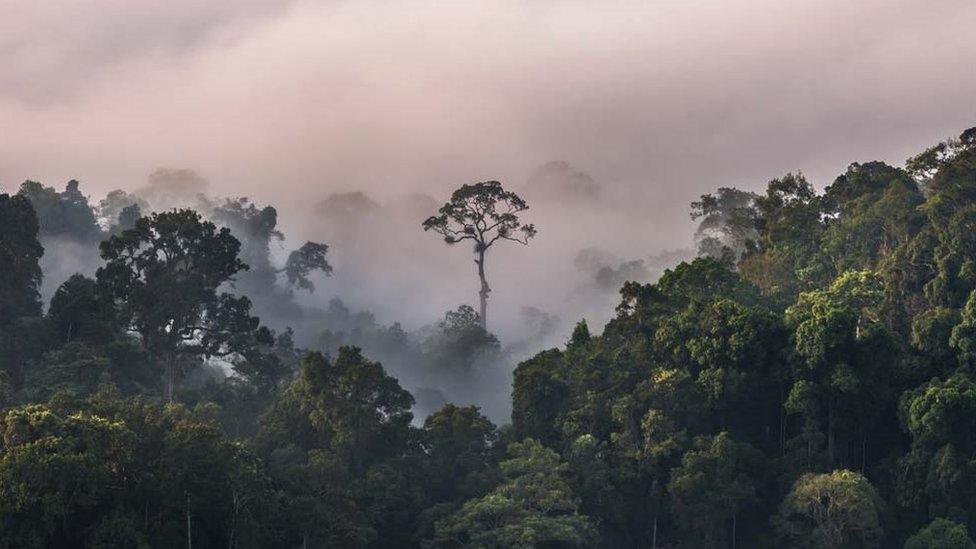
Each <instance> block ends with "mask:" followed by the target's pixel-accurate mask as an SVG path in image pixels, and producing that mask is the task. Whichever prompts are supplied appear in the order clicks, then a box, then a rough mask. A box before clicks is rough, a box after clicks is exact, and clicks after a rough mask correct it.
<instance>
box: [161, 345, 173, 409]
mask: <svg viewBox="0 0 976 549" xmlns="http://www.w3.org/2000/svg"><path fill="white" fill-rule="evenodd" d="M163 393H164V396H165V397H166V402H173V397H174V396H175V393H176V357H175V356H170V357H169V358H167V359H166V364H165V366H164V371H163Z"/></svg>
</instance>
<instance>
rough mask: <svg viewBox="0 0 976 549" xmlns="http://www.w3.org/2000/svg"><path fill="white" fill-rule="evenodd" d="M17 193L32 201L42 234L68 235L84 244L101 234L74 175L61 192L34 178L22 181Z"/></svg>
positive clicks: (91, 242)
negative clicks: (33, 179)
mask: <svg viewBox="0 0 976 549" xmlns="http://www.w3.org/2000/svg"><path fill="white" fill-rule="evenodd" d="M18 194H20V195H21V196H24V197H26V198H27V199H28V200H30V201H31V203H33V204H34V209H35V210H37V217H38V219H39V221H40V227H41V232H40V234H41V237H42V238H48V237H59V238H68V239H71V240H74V241H77V242H81V243H86V244H94V243H96V242H98V240H99V239H100V238H101V236H102V231H101V228H100V227H99V226H98V222H97V220H96V219H95V211H94V210H93V209H92V207H91V205H90V204H89V203H88V198H86V197H85V195H83V194H81V190H80V189H79V184H78V182H77V181H75V180H74V179H72V180H71V181H68V183H67V185H65V188H64V191H63V192H60V193H59V192H57V191H56V190H55V189H54V188H53V187H45V186H43V185H41V184H40V183H38V182H36V181H25V182H24V183H23V184H22V185H21V186H20V192H19V193H18Z"/></svg>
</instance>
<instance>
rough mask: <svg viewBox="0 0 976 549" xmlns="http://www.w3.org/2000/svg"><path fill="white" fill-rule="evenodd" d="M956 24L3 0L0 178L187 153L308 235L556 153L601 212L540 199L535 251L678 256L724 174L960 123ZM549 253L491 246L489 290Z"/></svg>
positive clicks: (842, 16) (643, 4)
mask: <svg viewBox="0 0 976 549" xmlns="http://www.w3.org/2000/svg"><path fill="white" fill-rule="evenodd" d="M973 28H976V2H972V0H928V1H925V2H919V1H905V0H883V1H882V0H860V1H850V0H843V1H841V0H816V1H814V0H748V1H732V0H722V1H718V0H713V1H706V0H656V1H655V0H645V1H639V2H637V1H635V2H625V1H615V0H608V1H601V2H577V1H563V2H555V1H547V0H539V1H533V2H515V1H484V2H481V1H472V2H467V1H460V2H435V1H418V2H415V1H402V2H381V1H342V0H334V1H322V2H313V1H295V2H277V3H275V2H261V1H256V0H246V1H240V2H224V1H207V2H200V1H188V0H140V1H139V2H131V1H124V0H102V1H94V0H78V1H72V2H61V1H58V2H54V1H43V0H36V1H32V2H14V1H9V0H0V184H2V185H4V186H5V187H6V188H7V189H8V190H14V189H16V187H17V186H18V185H19V183H20V182H21V181H23V180H24V179H28V178H30V179H34V180H39V181H42V182H43V183H45V184H47V185H56V186H58V187H60V186H62V185H63V184H64V182H65V181H67V180H68V179H72V178H74V179H78V180H80V181H81V182H82V185H83V189H84V190H85V192H87V193H89V194H91V195H92V198H93V200H95V201H97V200H98V198H100V197H101V196H103V195H104V194H105V193H106V192H107V191H109V190H111V189H115V188H124V189H137V188H140V187H142V186H144V185H145V184H146V178H147V175H148V174H149V173H150V172H151V171H153V170H154V169H156V168H158V167H168V168H174V169H176V168H191V169H193V170H195V171H197V172H198V173H199V174H201V175H202V176H203V177H205V178H206V179H207V180H208V181H209V182H210V183H209V186H208V188H207V192H210V193H213V194H218V195H226V196H240V195H244V196H250V197H252V198H253V199H254V200H255V201H258V202H260V203H272V204H275V205H277V206H278V207H279V210H281V211H282V213H283V215H282V223H283V224H284V225H285V227H284V228H285V229H286V232H288V233H289V234H297V235H300V236H302V237H307V238H315V237H317V236H318V235H316V234H314V233H315V231H316V230H317V229H316V227H318V225H317V224H316V223H315V222H314V221H315V219H314V218H315V215H316V214H315V210H314V208H313V207H312V205H314V204H316V203H318V202H319V201H321V200H323V199H324V198H326V197H327V196H329V195H330V194H331V193H337V192H348V191H355V190H362V191H365V192H366V193H367V194H369V196H370V197H372V198H374V199H375V200H377V201H378V202H381V203H388V202H389V201H394V202H395V201H396V200H397V197H399V196H402V195H404V194H407V193H415V192H421V193H425V194H429V195H431V196H432V197H434V198H435V199H437V200H439V201H443V200H445V199H446V198H447V196H448V195H449V193H450V191H451V189H453V188H454V187H456V186H458V185H459V184H461V183H468V182H474V181H482V180H500V181H502V182H503V183H504V184H506V186H510V187H513V188H519V187H520V186H522V185H524V184H525V181H526V178H527V177H528V176H529V174H530V173H531V172H532V170H533V169H535V168H536V167H538V166H539V165H541V164H544V163H546V162H549V161H554V160H562V161H566V162H569V163H570V164H571V165H572V167H573V168H574V169H576V170H580V171H582V172H585V173H587V174H589V175H590V176H591V177H592V179H593V180H594V181H596V182H598V183H599V184H600V185H601V186H602V188H603V189H604V191H603V192H604V198H602V200H604V204H603V208H602V209H600V210H598V212H599V215H596V214H593V215H590V216H577V215H576V213H573V212H569V213H567V212H568V210H564V209H560V208H561V207H557V206H554V207H552V208H550V209H549V210H548V211H546V212H540V213H543V214H544V216H543V218H544V219H546V220H548V224H541V223H540V224H539V226H540V242H541V238H542V237H543V236H546V235H548V237H549V238H558V239H561V242H562V243H561V244H560V247H559V249H565V250H567V252H566V254H564V255H567V256H568V254H569V253H570V252H571V251H575V249H577V248H582V247H585V246H589V245H597V246H602V247H605V248H609V249H612V251H614V252H615V253H617V254H620V255H622V256H629V257H644V256H647V255H648V254H654V253H657V252H659V251H661V250H664V249H669V248H676V247H683V246H688V245H689V244H690V243H691V234H692V231H693V226H692V224H691V221H690V220H689V218H688V203H689V202H691V201H692V200H694V199H696V198H697V197H698V195H700V194H702V193H704V192H708V191H710V190H713V189H715V188H717V187H719V186H737V187H740V188H746V189H751V190H759V189H761V188H762V187H763V186H764V185H765V182H766V181H768V180H769V179H772V178H774V177H778V176H780V175H783V174H784V173H786V172H788V171H795V170H801V171H803V172H804V173H805V174H807V176H808V178H809V179H810V180H811V181H812V182H813V183H814V185H815V186H817V187H819V188H822V187H823V186H824V185H827V184H829V183H830V181H831V180H832V179H833V177H835V176H836V175H837V174H839V173H842V172H843V171H844V169H845V168H846V166H847V165H848V164H850V163H851V162H855V161H861V162H865V161H871V160H884V161H887V162H889V163H892V164H896V165H901V164H902V163H903V162H904V160H905V159H906V158H907V157H908V156H910V155H912V154H914V153H916V152H918V151H920V150H922V149H923V148H924V147H926V146H929V145H931V144H934V143H936V142H938V141H939V140H941V139H944V138H946V137H950V136H954V135H958V134H959V133H960V132H961V131H962V130H963V129H965V128H967V127H970V126H973V125H976V39H974V38H973ZM539 206H543V208H542V209H543V210H544V209H545V208H544V205H539V204H534V205H533V207H534V208H536V209H537V210H538V209H539ZM618 212H619V213H618ZM577 213H578V212H577ZM591 213H592V212H591ZM560 216H562V217H560ZM601 216H602V217H601ZM608 217H614V218H615V220H616V222H607V223H604V222H603V219H606V218H608ZM621 220H623V222H622V221H621ZM624 222H625V223H624ZM418 227H419V220H418ZM417 231H418V232H417V236H416V238H417V239H423V238H428V239H432V237H430V235H423V233H421V232H420V231H419V228H418V229H417ZM547 231H548V233H547ZM574 231H575V232H574ZM411 234H412V233H411ZM410 238H413V237H412V236H411V237H410ZM435 244H436V243H435ZM541 246H542V247H544V244H543V245H541ZM538 247H539V246H537V248H538ZM571 248H572V250H570V249H571ZM336 253H341V252H339V251H337V252H336ZM431 253H433V252H431ZM443 253H444V254H453V255H452V257H456V259H455V260H454V261H455V263H453V264H452V265H453V267H450V268H454V269H456V270H457V272H459V273H460V272H462V271H461V269H464V273H465V276H468V275H470V273H467V271H468V270H471V267H470V263H469V258H468V257H467V256H466V255H465V254H462V253H460V252H448V251H444V252H443ZM511 253H515V252H511ZM518 253H521V254H523V255H522V256H518V257H528V256H527V255H525V254H526V253H527V252H524V251H521V252H518ZM540 253H542V254H543V256H545V254H544V252H540ZM512 257H516V256H512ZM559 261H562V262H561V263H560V262H556V263H551V262H550V263H549V264H548V265H549V270H546V269H545V268H543V267H545V266H546V265H542V266H540V268H538V269H529V268H528V267H525V265H522V266H521V267H522V268H521V270H520V269H519V268H515V267H512V266H511V264H506V263H505V262H504V261H502V262H501V263H500V265H499V268H500V270H501V272H500V274H499V276H501V277H502V281H503V283H502V284H500V285H499V284H496V285H495V286H496V288H495V289H496V293H497V294H502V293H504V292H503V290H505V288H508V290H507V291H508V295H511V296H522V295H529V294H530V293H531V291H532V289H533V288H536V287H538V285H545V284H547V283H548V281H550V280H551V279H552V278H553V277H554V276H555V277H556V278H558V277H560V276H564V275H563V274H562V273H561V270H562V269H569V268H570V267H568V266H567V265H568V260H565V258H563V259H560V260H559ZM502 265H507V266H502ZM552 265H557V267H552ZM397 268H398V267H396V266H393V267H391V270H392V271H394V272H392V273H385V274H384V278H383V279H382V280H384V281H386V282H389V281H391V280H394V279H396V277H397V272H395V271H396V270H397ZM445 268H448V267H445ZM553 269H555V270H553ZM414 270H416V269H414ZM528 270H530V271H532V272H527V271H528ZM494 272H499V271H498V270H496V271H494ZM337 277H338V279H340V280H341V275H337ZM416 277H418V279H419V278H422V277H421V276H420V275H416ZM505 277H507V278H505ZM469 278H470V276H469ZM519 280H521V281H522V282H521V283H520V282H518V281H519ZM354 282H355V281H351V282H349V285H350V286H349V287H353V286H355V284H354ZM418 284H419V283H418ZM473 286H474V282H473V280H468V279H467V278H466V279H465V281H464V284H463V285H459V286H458V292H459V293H458V295H461V293H463V292H467V293H465V294H464V295H467V294H468V293H473ZM498 286H501V289H499V288H498ZM401 290H402V292H401V293H407V294H410V293H411V292H413V294H415V295H414V297H415V298H416V299H417V301H418V302H422V301H429V299H427V298H426V297H425V296H424V293H423V292H422V291H420V292H419V293H418V292H417V291H414V290H416V288H415V287H414V286H408V287H406V288H403V289H401ZM361 293H368V292H361ZM364 299H365V298H364ZM458 299H459V298H458ZM553 299H554V300H556V299H557V298H553ZM558 299H561V298H558ZM451 301H456V299H455V296H454V295H451V296H450V297H448V298H445V299H443V300H442V301H438V302H436V304H435V306H434V307H435V308H441V307H443V306H444V305H445V304H447V303H449V302H451ZM509 309H511V310H512V311H514V310H515V305H514V304H513V305H512V306H511V307H509ZM512 314H514V313H512Z"/></svg>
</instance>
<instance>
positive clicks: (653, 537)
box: [651, 511, 657, 549]
mask: <svg viewBox="0 0 976 549" xmlns="http://www.w3.org/2000/svg"><path fill="white" fill-rule="evenodd" d="M651 548H652V549H657V511H655V512H654V533H653V534H651Z"/></svg>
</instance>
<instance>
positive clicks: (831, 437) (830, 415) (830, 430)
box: [827, 404, 836, 467]
mask: <svg viewBox="0 0 976 549" xmlns="http://www.w3.org/2000/svg"><path fill="white" fill-rule="evenodd" d="M835 431H836V421H835V418H834V405H833V404H830V405H829V407H828V409H827V461H828V462H829V463H830V466H831V467H833V466H834V453H835V444H836V438H835Z"/></svg>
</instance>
